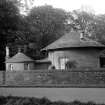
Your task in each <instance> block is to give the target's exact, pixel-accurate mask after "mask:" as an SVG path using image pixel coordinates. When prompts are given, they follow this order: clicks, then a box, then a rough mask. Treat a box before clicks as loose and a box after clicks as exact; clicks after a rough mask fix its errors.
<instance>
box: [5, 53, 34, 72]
mask: <svg viewBox="0 0 105 105" xmlns="http://www.w3.org/2000/svg"><path fill="white" fill-rule="evenodd" d="M7 55H8V53H7ZM34 62H35V61H34V60H33V59H31V58H30V57H28V56H26V55H25V54H24V53H22V52H20V51H19V52H18V53H17V54H16V55H14V56H13V57H11V58H7V59H6V61H5V64H6V71H14V70H15V71H20V70H33V69H34V66H35V65H34Z"/></svg>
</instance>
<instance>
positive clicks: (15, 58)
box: [6, 52, 34, 63]
mask: <svg viewBox="0 0 105 105" xmlns="http://www.w3.org/2000/svg"><path fill="white" fill-rule="evenodd" d="M33 61H34V60H33V59H31V58H30V57H28V56H26V55H25V54H23V53H21V52H18V53H17V54H16V55H14V56H13V57H12V58H9V59H7V60H6V63H22V62H33Z"/></svg>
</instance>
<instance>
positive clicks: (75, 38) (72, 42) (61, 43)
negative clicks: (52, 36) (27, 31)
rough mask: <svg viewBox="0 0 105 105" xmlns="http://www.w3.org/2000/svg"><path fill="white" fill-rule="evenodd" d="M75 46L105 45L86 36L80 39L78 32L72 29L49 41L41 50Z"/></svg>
mask: <svg viewBox="0 0 105 105" xmlns="http://www.w3.org/2000/svg"><path fill="white" fill-rule="evenodd" d="M76 47H105V45H103V44H101V43H99V42H97V41H94V40H90V39H88V38H84V39H80V33H79V32H76V31H72V32H69V33H67V34H65V35H64V36H62V37H61V38H60V39H58V40H56V41H55V42H53V43H51V44H50V45H48V46H47V47H45V48H43V49H42V50H55V49H62V48H76Z"/></svg>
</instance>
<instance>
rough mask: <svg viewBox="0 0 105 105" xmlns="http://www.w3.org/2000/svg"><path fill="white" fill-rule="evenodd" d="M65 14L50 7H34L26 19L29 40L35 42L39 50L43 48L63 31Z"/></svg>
mask: <svg viewBox="0 0 105 105" xmlns="http://www.w3.org/2000/svg"><path fill="white" fill-rule="evenodd" d="M66 18H67V15H66V12H65V11H64V10H62V9H57V8H53V7H52V6H48V5H46V6H41V7H35V8H33V9H32V10H31V12H30V13H29V15H28V17H27V21H28V23H29V26H30V32H31V35H32V36H30V40H33V41H37V43H38V45H39V47H40V48H42V47H45V46H46V45H48V44H49V43H51V42H52V41H54V40H55V39H56V38H58V37H59V36H61V35H62V32H64V31H65V22H66Z"/></svg>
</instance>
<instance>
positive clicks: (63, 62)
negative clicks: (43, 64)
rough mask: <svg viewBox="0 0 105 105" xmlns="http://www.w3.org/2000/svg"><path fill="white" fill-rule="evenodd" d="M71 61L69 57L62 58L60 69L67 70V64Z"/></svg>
mask: <svg viewBox="0 0 105 105" xmlns="http://www.w3.org/2000/svg"><path fill="white" fill-rule="evenodd" d="M67 61H69V59H68V58H67V57H64V58H60V69H66V62H67Z"/></svg>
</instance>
